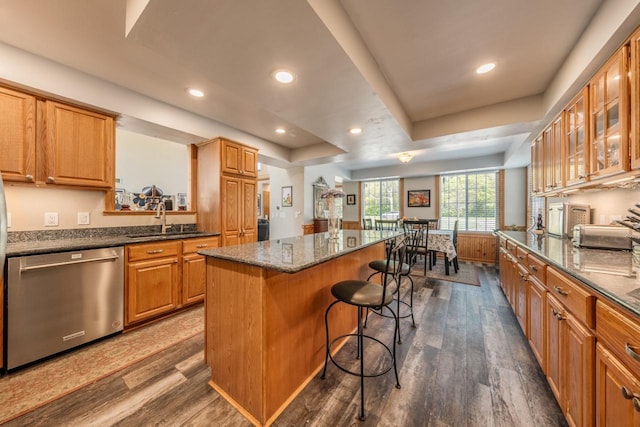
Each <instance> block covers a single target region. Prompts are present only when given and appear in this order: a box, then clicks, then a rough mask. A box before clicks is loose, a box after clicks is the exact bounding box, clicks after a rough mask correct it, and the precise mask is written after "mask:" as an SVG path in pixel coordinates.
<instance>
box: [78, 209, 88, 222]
mask: <svg viewBox="0 0 640 427" xmlns="http://www.w3.org/2000/svg"><path fill="white" fill-rule="evenodd" d="M90 223H91V216H90V215H89V212H78V225H89V224H90Z"/></svg>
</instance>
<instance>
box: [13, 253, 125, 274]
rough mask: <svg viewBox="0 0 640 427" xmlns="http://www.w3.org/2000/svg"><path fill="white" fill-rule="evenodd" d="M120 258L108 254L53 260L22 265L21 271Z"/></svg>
mask: <svg viewBox="0 0 640 427" xmlns="http://www.w3.org/2000/svg"><path fill="white" fill-rule="evenodd" d="M118 258H120V256H119V255H112V256H106V257H101V258H90V259H78V260H75V261H64V262H52V263H49V264H38V265H30V266H23V265H21V266H20V273H21V274H22V273H25V272H27V271H33V270H43V269H46V268H53V267H64V266H65V265H74V264H85V263H88V262H98V261H113V260H116V259H118Z"/></svg>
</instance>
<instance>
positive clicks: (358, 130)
mask: <svg viewBox="0 0 640 427" xmlns="http://www.w3.org/2000/svg"><path fill="white" fill-rule="evenodd" d="M349 133H350V134H352V135H359V134H361V133H362V128H351V129H349Z"/></svg>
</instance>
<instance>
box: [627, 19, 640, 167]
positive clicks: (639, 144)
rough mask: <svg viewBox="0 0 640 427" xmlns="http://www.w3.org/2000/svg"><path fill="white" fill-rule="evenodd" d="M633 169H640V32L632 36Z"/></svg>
mask: <svg viewBox="0 0 640 427" xmlns="http://www.w3.org/2000/svg"><path fill="white" fill-rule="evenodd" d="M630 66H631V79H630V81H629V83H630V86H631V144H630V145H631V168H632V169H640V30H638V31H636V32H635V33H633V34H632V35H631V64H630Z"/></svg>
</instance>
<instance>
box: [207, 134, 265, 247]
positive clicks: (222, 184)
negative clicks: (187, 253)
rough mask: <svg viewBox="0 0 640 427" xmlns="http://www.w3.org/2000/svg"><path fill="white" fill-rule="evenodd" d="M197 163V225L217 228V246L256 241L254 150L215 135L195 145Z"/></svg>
mask: <svg viewBox="0 0 640 427" xmlns="http://www.w3.org/2000/svg"><path fill="white" fill-rule="evenodd" d="M242 153H244V154H242ZM248 153H249V154H248ZM229 159H235V160H233V161H231V160H229ZM250 162H253V164H252V165H249V163H250ZM197 164H198V167H197V170H198V217H197V225H198V229H199V230H202V231H209V232H220V235H221V241H220V244H221V246H230V245H237V244H242V243H251V242H255V241H257V239H258V233H257V228H258V193H257V190H258V181H257V178H255V177H253V176H252V175H255V174H257V150H255V149H254V148H251V147H246V146H243V145H242V144H239V143H235V142H233V141H228V140H225V139H222V138H216V139H213V140H211V141H207V142H205V143H203V144H199V145H198V151H197ZM240 164H242V165H243V166H238V165H240ZM230 165H231V166H233V167H230ZM248 171H249V173H248ZM251 171H254V172H251Z"/></svg>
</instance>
